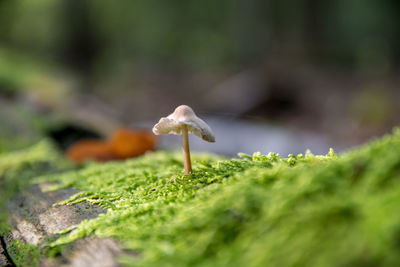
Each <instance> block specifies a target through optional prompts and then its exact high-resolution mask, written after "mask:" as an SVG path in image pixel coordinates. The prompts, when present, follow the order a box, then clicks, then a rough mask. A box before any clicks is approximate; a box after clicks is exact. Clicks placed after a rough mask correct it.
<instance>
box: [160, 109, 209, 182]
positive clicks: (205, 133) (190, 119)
mask: <svg viewBox="0 0 400 267" xmlns="http://www.w3.org/2000/svg"><path fill="white" fill-rule="evenodd" d="M153 133H154V134H156V135H159V134H178V135H179V134H180V135H182V151H183V156H184V165H185V174H189V173H191V172H192V163H191V161H190V151H189V136H188V133H193V134H195V135H197V136H198V137H200V138H202V139H203V140H205V141H208V142H215V137H214V135H213V133H212V131H211V128H210V127H209V126H208V125H207V123H205V122H204V121H203V120H202V119H200V118H199V117H197V116H196V114H195V113H194V111H193V109H192V108H191V107H189V106H186V105H181V106H179V107H177V108H176V109H175V111H174V112H173V113H172V114H170V115H169V116H168V117H166V118H161V119H160V121H159V122H158V123H157V124H156V125H154V127H153Z"/></svg>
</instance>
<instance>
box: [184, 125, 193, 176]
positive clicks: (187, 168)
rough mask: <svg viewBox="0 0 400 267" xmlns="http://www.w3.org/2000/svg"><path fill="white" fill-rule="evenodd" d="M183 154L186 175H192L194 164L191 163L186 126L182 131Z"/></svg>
mask: <svg viewBox="0 0 400 267" xmlns="http://www.w3.org/2000/svg"><path fill="white" fill-rule="evenodd" d="M182 152H183V162H184V166H185V174H190V173H192V162H191V161H190V151H189V135H188V129H187V126H184V127H183V129H182Z"/></svg>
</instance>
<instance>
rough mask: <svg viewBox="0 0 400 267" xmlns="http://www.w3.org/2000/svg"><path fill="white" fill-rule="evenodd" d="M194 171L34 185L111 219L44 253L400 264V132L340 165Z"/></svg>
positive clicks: (203, 163)
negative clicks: (103, 245)
mask: <svg viewBox="0 0 400 267" xmlns="http://www.w3.org/2000/svg"><path fill="white" fill-rule="evenodd" d="M193 161H194V164H193V169H194V170H195V171H194V173H193V174H192V175H183V164H182V159H181V155H180V153H167V152H156V153H151V154H147V155H145V156H143V157H140V158H137V159H132V160H128V161H126V162H111V163H106V164H104V163H90V164H88V165H87V166H86V167H84V168H83V169H81V170H79V171H69V172H64V173H62V174H56V175H50V176H49V175H47V176H41V177H38V178H36V179H35V182H37V183H41V182H45V181H46V182H53V183H56V186H55V187H53V188H52V190H56V189H59V188H63V187H68V186H74V187H77V188H78V189H79V190H80V193H78V194H76V195H74V196H72V197H71V198H70V199H67V200H65V201H63V202H61V203H58V205H73V204H74V203H78V202H88V203H92V204H96V205H100V206H102V207H105V208H107V209H108V211H107V213H106V214H102V215H100V216H99V217H98V218H96V219H92V220H87V221H83V222H81V223H80V224H79V225H77V226H76V227H74V228H71V229H66V230H65V231H63V232H61V233H60V237H59V238H58V239H56V240H55V241H52V242H49V243H48V244H42V245H47V246H48V250H47V252H48V253H51V251H59V250H60V248H61V249H62V247H63V246H64V245H66V244H69V243H71V242H73V241H75V240H77V239H80V238H83V237H85V236H90V235H96V236H99V237H112V238H115V239H117V240H119V241H120V243H121V244H122V245H123V248H124V249H126V251H127V253H125V254H123V255H121V258H120V261H121V262H122V263H124V265H127V266H158V265H162V266H196V265H202V266H208V265H209V266H243V265H246V266H293V265H297V266H332V265H335V266H376V265H379V266H396V265H398V264H399V263H400V213H399V212H398V207H400V131H396V132H395V133H394V134H393V135H392V136H387V137H385V138H383V139H380V140H377V141H374V142H372V143H370V144H368V145H366V146H364V147H361V148H359V149H357V150H355V151H352V152H350V153H347V154H344V155H341V156H340V155H337V154H335V153H334V151H333V150H330V151H329V153H328V154H327V155H326V156H316V155H313V154H312V153H311V152H309V151H308V152H307V153H305V155H302V154H299V155H297V156H295V155H289V157H288V158H282V157H280V156H279V155H277V154H274V153H270V154H268V155H262V154H260V153H255V154H253V155H252V156H250V155H244V154H241V155H240V158H237V159H224V158H221V157H217V156H213V155H207V154H202V155H201V154H195V155H194V156H193ZM132 252H133V253H132ZM49 255H50V254H49Z"/></svg>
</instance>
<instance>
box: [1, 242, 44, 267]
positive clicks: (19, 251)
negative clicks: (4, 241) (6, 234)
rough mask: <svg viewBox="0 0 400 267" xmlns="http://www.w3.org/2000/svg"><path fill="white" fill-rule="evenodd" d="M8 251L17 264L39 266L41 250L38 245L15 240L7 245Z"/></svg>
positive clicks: (28, 266)
mask: <svg viewBox="0 0 400 267" xmlns="http://www.w3.org/2000/svg"><path fill="white" fill-rule="evenodd" d="M7 251H8V253H9V255H10V256H11V258H12V259H13V261H14V263H15V265H16V266H27V267H35V266H39V257H40V251H39V248H38V247H37V246H33V245H29V244H25V243H23V242H21V241H18V240H14V241H12V242H11V244H10V245H9V246H8V247H7Z"/></svg>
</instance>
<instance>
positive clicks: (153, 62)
mask: <svg viewBox="0 0 400 267" xmlns="http://www.w3.org/2000/svg"><path fill="white" fill-rule="evenodd" d="M399 17H400V1H398V0H364V1H359V0H335V1H321V0H303V1H290V0H219V1H215V0H202V1H197V0H185V1H178V0H171V1H156V0H147V1H124V0H123V1H101V0H97V1H89V0H60V1H51V0H35V1H31V0H19V1H12V0H0V153H1V151H7V150H11V149H16V148H19V147H22V146H25V145H26V144H28V143H31V142H33V141H35V140H37V139H40V138H42V137H43V136H48V137H51V138H53V139H55V140H56V141H57V142H59V143H61V145H60V146H61V147H62V148H64V149H65V148H67V147H68V146H69V145H70V144H71V143H72V142H73V141H76V140H77V139H79V138H80V137H82V136H83V137H101V136H103V137H107V136H110V135H112V133H113V132H115V130H116V129H118V128H119V127H122V126H123V127H134V128H151V127H152V126H153V125H154V124H155V123H156V122H157V121H158V120H159V119H160V117H162V116H166V115H168V114H169V113H171V112H172V111H173V109H174V108H175V107H176V106H177V105H180V104H187V105H190V106H191V107H192V108H193V109H194V110H195V112H196V113H197V114H198V115H199V116H200V117H202V118H203V119H204V120H205V121H207V122H209V124H210V126H211V128H212V129H213V130H214V131H215V135H216V139H217V142H216V143H215V144H208V143H206V142H203V141H201V140H199V139H197V138H195V137H193V138H191V142H192V147H193V148H194V150H201V151H211V152H216V153H221V154H225V155H235V154H236V153H237V152H245V153H252V152H254V151H261V152H262V153H268V152H270V151H274V152H279V153H281V154H283V155H284V156H286V155H287V154H288V153H304V151H305V150H306V149H308V148H309V149H311V150H312V152H314V153H327V151H328V149H329V147H333V148H334V149H335V150H336V151H343V150H345V149H348V148H349V147H351V146H354V145H358V144H360V143H363V142H366V141H367V140H369V139H371V138H373V137H375V136H380V135H382V134H384V133H389V132H391V129H392V128H393V127H394V126H396V125H399V122H400V118H399V116H398V114H399V112H400V105H399V101H400V90H399V85H400V76H399V74H400V49H399V47H400V20H399ZM61 139H62V140H61ZM65 139H68V140H65ZM69 139H71V140H72V141H71V140H69ZM60 140H61V141H60ZM179 143H180V139H179V138H178V137H176V136H168V137H162V138H161V139H159V140H158V143H157V146H158V147H159V148H162V149H165V148H179V146H178V144H179Z"/></svg>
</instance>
